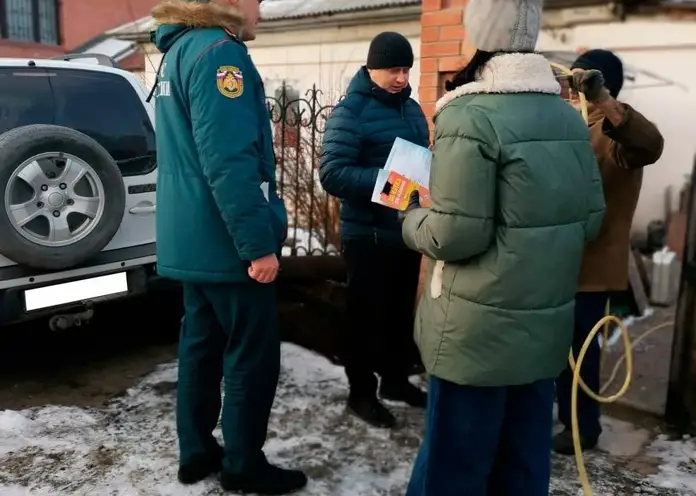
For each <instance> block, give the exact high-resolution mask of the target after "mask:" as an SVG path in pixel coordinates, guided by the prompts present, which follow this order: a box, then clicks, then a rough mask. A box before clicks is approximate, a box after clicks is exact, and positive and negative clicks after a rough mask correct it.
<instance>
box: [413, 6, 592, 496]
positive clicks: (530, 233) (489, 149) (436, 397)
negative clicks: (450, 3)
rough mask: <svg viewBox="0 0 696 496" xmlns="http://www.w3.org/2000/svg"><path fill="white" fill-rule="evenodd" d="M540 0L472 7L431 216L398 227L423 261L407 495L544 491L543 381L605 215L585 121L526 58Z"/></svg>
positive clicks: (439, 124)
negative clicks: (416, 439)
mask: <svg viewBox="0 0 696 496" xmlns="http://www.w3.org/2000/svg"><path fill="white" fill-rule="evenodd" d="M541 10H542V1H541V0H471V2H470V3H469V4H468V6H467V9H466V19H465V27H466V32H467V38H468V42H469V43H471V44H472V45H473V46H474V47H475V48H476V49H477V51H476V54H475V56H474V57H473V59H472V60H471V62H470V64H469V65H467V66H466V67H465V68H464V69H463V70H462V71H460V72H459V73H458V74H456V75H455V77H454V79H453V80H452V82H451V83H450V85H449V87H448V89H449V90H451V91H449V92H448V93H446V94H445V95H444V96H443V97H442V98H441V99H440V101H439V102H438V104H437V107H436V115H435V141H434V157H433V163H432V168H431V177H430V194H431V200H432V206H431V207H430V208H428V209H425V208H415V209H412V210H411V211H410V212H409V213H408V214H407V215H406V217H405V219H404V224H403V237H404V240H405V242H406V244H407V245H408V246H409V247H411V248H412V249H414V250H417V251H419V252H420V253H423V254H425V255H426V256H427V257H428V258H430V259H432V262H431V267H430V270H429V274H428V279H427V281H426V284H425V291H424V294H423V297H422V299H421V301H420V305H419V309H418V314H417V317H416V329H415V339H416V342H417V344H418V346H419V349H420V352H421V356H422V358H423V362H424V364H425V366H426V369H427V371H428V373H429V374H430V384H429V386H430V389H429V404H428V411H427V415H426V437H425V440H424V441H423V445H422V446H421V450H420V453H419V455H418V459H417V461H416V464H415V467H414V471H413V475H412V480H411V483H410V486H409V489H408V493H407V495H408V496H420V495H423V496H425V495H427V496H449V495H452V496H454V495H462V494H467V495H472V496H479V495H486V494H506V495H508V494H509V495H515V496H542V495H543V496H546V495H547V494H548V490H549V479H550V456H551V455H550V454H551V439H552V426H553V417H552V409H553V401H554V379H555V378H556V377H557V376H558V374H559V373H560V372H561V370H563V368H564V367H565V365H566V361H567V359H568V352H569V350H570V345H571V340H572V334H573V305H574V296H575V292H576V290H577V283H578V274H579V270H580V263H581V259H582V252H583V248H584V246H585V243H586V242H588V241H589V240H591V239H593V238H594V237H595V236H596V235H597V233H598V232H599V228H600V225H601V222H602V218H603V213H604V199H603V194H602V187H601V179H600V176H599V171H598V168H597V163H596V160H595V156H594V153H593V151H592V147H591V145H590V141H589V134H588V130H587V126H586V125H585V123H584V122H583V120H582V117H581V116H580V114H579V113H578V112H577V110H575V109H573V108H572V107H571V106H570V105H568V104H567V103H566V102H565V101H564V100H562V99H561V98H560V95H559V94H560V86H559V84H558V82H557V81H556V79H555V77H554V74H553V72H552V70H551V67H550V65H549V62H548V61H547V60H546V59H545V58H544V57H543V56H541V55H538V54H535V53H533V50H534V47H535V44H536V40H537V37H538V32H539V26H540V17H541Z"/></svg>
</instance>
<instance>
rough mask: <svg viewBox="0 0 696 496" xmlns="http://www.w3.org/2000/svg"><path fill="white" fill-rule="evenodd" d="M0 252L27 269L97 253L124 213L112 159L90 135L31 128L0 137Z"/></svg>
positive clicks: (61, 265)
mask: <svg viewBox="0 0 696 496" xmlns="http://www.w3.org/2000/svg"><path fill="white" fill-rule="evenodd" d="M0 187H2V188H3V189H2V190H0V191H2V193H3V195H2V197H3V205H4V208H2V209H1V210H0V254H2V255H3V256H5V257H7V258H9V259H10V260H12V261H14V262H16V263H18V264H21V265H26V266H29V267H33V268H37V269H44V270H60V269H66V268H69V267H74V266H76V265H79V264H81V263H84V262H86V261H87V260H89V259H90V258H91V257H93V256H94V255H96V254H98V253H99V252H100V251H101V250H102V249H103V248H104V247H105V246H106V245H107V244H108V243H109V241H111V238H113V236H114V235H115V234H116V231H118V228H119V226H120V225H121V221H122V220H123V216H124V211H125V200H126V193H125V187H124V184H123V178H122V176H121V173H120V171H119V169H118V166H117V165H116V162H115V161H114V159H113V158H112V157H111V155H109V152H107V151H106V150H105V149H104V147H102V146H101V145H100V144H99V143H97V142H96V141H95V140H94V139H92V138H90V137H89V136H87V135H85V134H83V133H81V132H79V131H76V130H74V129H69V128H66V127H61V126H52V125H43V124H39V125H31V126H23V127H19V128H16V129H12V130H10V131H7V132H6V133H4V134H3V135H1V136H0Z"/></svg>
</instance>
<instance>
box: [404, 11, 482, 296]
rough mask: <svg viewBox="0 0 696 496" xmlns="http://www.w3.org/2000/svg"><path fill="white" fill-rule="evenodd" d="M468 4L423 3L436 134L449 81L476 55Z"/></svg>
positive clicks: (425, 70) (427, 92) (423, 94)
mask: <svg viewBox="0 0 696 496" xmlns="http://www.w3.org/2000/svg"><path fill="white" fill-rule="evenodd" d="M466 4H467V0H423V13H422V14H421V52H420V53H421V60H420V69H421V76H420V85H419V89H418V97H419V100H420V104H421V105H422V106H423V111H424V112H425V115H426V116H427V118H428V123H429V125H430V129H431V131H432V127H433V122H432V116H433V113H434V111H435V102H436V101H437V99H438V98H440V96H442V94H443V93H444V91H445V81H447V79H449V78H450V77H451V76H452V74H453V73H454V72H456V71H457V70H459V69H461V68H462V67H463V66H464V65H465V64H466V62H467V61H468V60H469V58H470V57H471V56H472V55H473V53H470V52H469V51H468V50H467V48H466V47H465V45H464V26H463V20H464V9H465V8H466ZM425 272H426V263H425V257H424V258H423V263H421V275H420V281H419V285H418V298H420V295H421V293H422V292H423V287H424V284H425Z"/></svg>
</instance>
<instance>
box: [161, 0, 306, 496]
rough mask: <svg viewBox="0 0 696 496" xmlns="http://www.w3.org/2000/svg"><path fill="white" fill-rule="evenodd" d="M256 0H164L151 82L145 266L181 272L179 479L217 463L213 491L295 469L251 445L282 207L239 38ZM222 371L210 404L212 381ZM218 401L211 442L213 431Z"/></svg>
mask: <svg viewBox="0 0 696 496" xmlns="http://www.w3.org/2000/svg"><path fill="white" fill-rule="evenodd" d="M259 4H260V1H259V0H209V1H208V0H206V1H201V0H198V1H183V0H166V1H163V2H162V3H160V4H159V5H158V6H156V7H155V8H154V9H153V12H152V14H153V17H154V19H155V21H156V22H157V25H158V28H157V31H156V32H155V34H154V39H155V43H156V45H157V47H158V48H159V50H160V51H161V52H162V53H164V58H163V61H162V64H161V67H160V70H159V71H158V82H157V90H156V96H157V100H156V102H157V103H156V112H157V114H156V117H157V120H156V122H157V150H158V163H159V175H158V182H157V194H158V205H157V264H158V270H159V272H160V274H162V275H164V276H167V277H170V278H173V279H176V280H179V281H181V282H182V283H183V291H184V305H185V310H186V314H185V317H184V320H183V324H182V329H181V339H180V344H179V387H178V398H177V410H176V413H177V431H178V435H179V449H180V463H179V480H180V482H182V483H184V484H192V483H195V482H198V481H200V480H202V479H204V478H206V477H207V476H209V475H210V474H212V473H214V472H217V471H219V470H220V469H221V470H222V473H221V476H220V481H221V484H222V486H223V488H224V489H226V490H229V491H239V492H246V493H261V494H286V493H289V492H293V491H296V490H298V489H300V488H302V487H304V486H305V485H306V483H307V478H306V477H305V475H304V474H303V473H301V472H299V471H293V470H285V469H281V468H278V467H275V466H273V465H271V464H270V463H268V461H267V460H266V457H265V455H264V453H263V450H262V449H263V445H264V443H265V440H266V430H267V424H268V417H269V414H270V410H271V405H272V403H273V398H274V396H275V390H276V385H277V381H278V373H279V369H280V337H279V331H278V324H277V306H276V294H275V288H274V285H273V282H274V280H275V278H276V275H277V273H278V258H277V254H278V253H279V251H280V247H281V244H282V242H283V240H284V238H285V235H286V232H287V213H286V211H285V207H284V205H283V202H282V200H281V199H280V198H279V197H278V195H277V192H276V181H275V160H274V154H273V141H272V135H271V127H270V122H269V116H268V111H267V110H266V106H265V96H264V92H263V84H262V81H261V78H260V76H259V74H258V72H257V70H256V68H255V66H254V64H253V62H252V60H251V58H250V57H249V55H248V53H247V48H246V46H245V44H244V41H248V40H252V39H254V30H255V27H256V24H257V22H258V19H259ZM223 379H224V392H225V394H224V401H221V398H220V382H221V380H223ZM221 409H222V435H223V438H224V443H225V447H224V450H223V448H221V447H220V446H219V445H218V444H217V442H216V441H215V439H214V437H213V430H214V429H215V427H216V425H217V422H218V418H219V415H220V410H221Z"/></svg>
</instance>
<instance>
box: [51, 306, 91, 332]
mask: <svg viewBox="0 0 696 496" xmlns="http://www.w3.org/2000/svg"><path fill="white" fill-rule="evenodd" d="M84 308H85V309H84V310H83V311H81V312H74V313H66V314H59V315H54V316H53V317H51V320H49V322H48V327H49V328H50V329H51V330H52V331H66V330H68V329H70V328H72V327H80V326H81V325H82V324H87V323H89V321H90V320H92V318H93V317H94V303H93V302H92V301H86V302H84Z"/></svg>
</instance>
